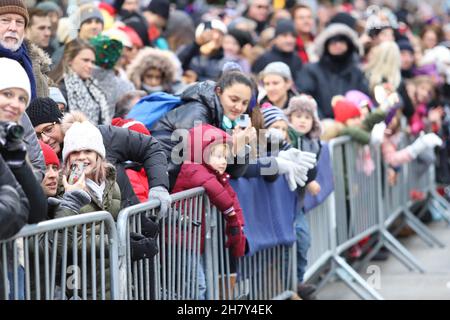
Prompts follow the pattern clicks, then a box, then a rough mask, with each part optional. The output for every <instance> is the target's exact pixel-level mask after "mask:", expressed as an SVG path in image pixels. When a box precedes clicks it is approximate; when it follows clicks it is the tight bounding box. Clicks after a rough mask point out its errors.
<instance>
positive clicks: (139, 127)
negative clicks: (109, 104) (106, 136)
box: [111, 118, 150, 136]
mask: <svg viewBox="0 0 450 320" xmlns="http://www.w3.org/2000/svg"><path fill="white" fill-rule="evenodd" d="M111 124H112V125H113V126H116V127H122V128H126V129H129V130H133V131H136V132H139V133H142V134H145V135H147V136H149V135H150V131H148V129H147V128H146V127H145V125H144V124H143V123H142V122H139V121H136V120H133V119H122V118H114V119H112V121H111Z"/></svg>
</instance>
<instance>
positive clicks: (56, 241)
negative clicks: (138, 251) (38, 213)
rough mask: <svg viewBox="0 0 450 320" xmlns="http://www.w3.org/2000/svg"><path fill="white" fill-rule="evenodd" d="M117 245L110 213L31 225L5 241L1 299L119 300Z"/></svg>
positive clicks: (0, 281)
mask: <svg viewBox="0 0 450 320" xmlns="http://www.w3.org/2000/svg"><path fill="white" fill-rule="evenodd" d="M93 240H94V241H93ZM117 245H118V238H117V233H116V227H115V223H114V220H113V218H112V216H111V214H109V213H108V212H104V211H99V212H93V213H87V214H82V215H76V216H71V217H64V218H60V219H54V220H48V221H44V222H41V223H38V224H35V225H27V226H25V227H24V228H22V230H21V231H20V232H19V233H18V234H17V235H15V236H14V237H13V238H11V239H8V240H5V241H2V242H0V248H1V252H0V257H1V260H0V269H3V270H1V274H0V283H1V286H0V287H3V292H2V293H0V296H3V297H2V298H3V299H10V300H41V299H45V300H66V299H73V300H79V299H83V300H87V299H92V300H97V299H101V300H105V299H118V293H119V290H118V289H119V284H118V280H119V279H118V273H117V270H118V256H117V252H118V248H117Z"/></svg>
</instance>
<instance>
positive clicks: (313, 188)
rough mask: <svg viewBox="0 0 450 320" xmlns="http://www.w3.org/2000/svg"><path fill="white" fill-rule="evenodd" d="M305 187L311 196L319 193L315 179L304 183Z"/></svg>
mask: <svg viewBox="0 0 450 320" xmlns="http://www.w3.org/2000/svg"><path fill="white" fill-rule="evenodd" d="M306 189H307V190H308V192H309V193H310V194H312V195H313V196H317V195H318V194H319V193H320V190H321V188H320V184H319V183H318V182H317V181H315V180H314V181H311V182H310V183H308V184H307V185H306Z"/></svg>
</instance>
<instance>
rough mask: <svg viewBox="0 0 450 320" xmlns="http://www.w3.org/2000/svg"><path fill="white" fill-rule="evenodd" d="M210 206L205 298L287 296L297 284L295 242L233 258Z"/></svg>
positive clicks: (220, 218)
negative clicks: (206, 295) (206, 291)
mask: <svg viewBox="0 0 450 320" xmlns="http://www.w3.org/2000/svg"><path fill="white" fill-rule="evenodd" d="M209 207H210V217H211V219H210V221H211V225H210V227H211V228H209V229H208V230H210V232H211V233H210V235H208V236H207V237H206V238H207V241H209V242H210V245H207V248H208V249H207V251H206V253H207V256H206V259H207V261H206V269H207V270H209V271H210V272H209V273H208V281H207V283H208V298H209V299H214V300H235V299H245V300H268V299H283V300H284V299H289V298H291V297H293V296H294V295H295V291H296V286H297V271H296V265H297V262H296V243H295V242H294V244H293V245H292V246H286V245H277V246H274V247H271V248H267V249H264V250H260V251H258V252H256V253H254V254H252V255H247V256H244V257H240V258H234V257H232V255H231V254H230V252H229V250H228V249H226V248H225V236H224V234H225V233H224V230H225V224H224V220H223V216H222V214H221V213H220V212H219V211H218V210H217V208H215V207H214V206H211V205H210V206H209Z"/></svg>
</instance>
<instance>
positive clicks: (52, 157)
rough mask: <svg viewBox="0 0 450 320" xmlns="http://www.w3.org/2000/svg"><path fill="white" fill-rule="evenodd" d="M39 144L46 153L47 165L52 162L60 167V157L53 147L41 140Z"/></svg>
mask: <svg viewBox="0 0 450 320" xmlns="http://www.w3.org/2000/svg"><path fill="white" fill-rule="evenodd" d="M39 144H40V145H41V149H42V153H43V154H44V159H45V165H46V166H49V165H51V164H55V165H57V166H58V168H59V166H60V164H59V159H58V156H57V155H56V153H55V151H54V150H53V149H52V147H50V146H49V145H48V144H46V143H44V142H42V141H40V140H39Z"/></svg>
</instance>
